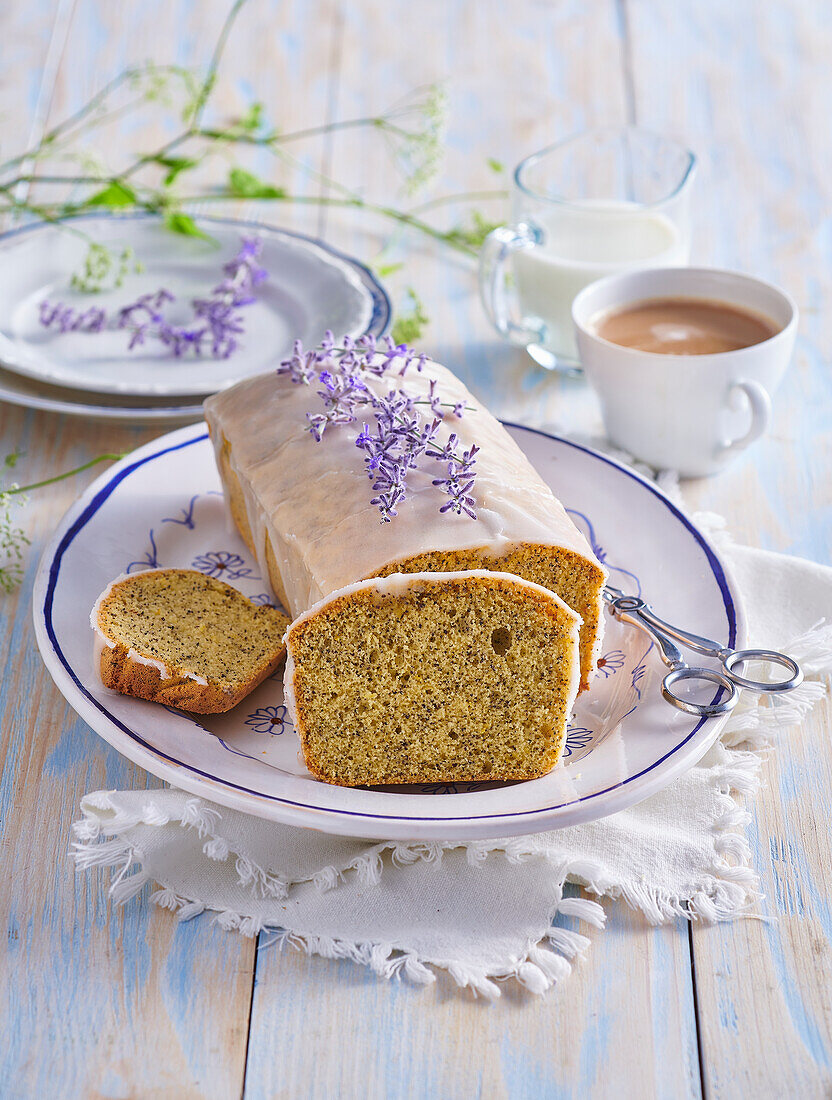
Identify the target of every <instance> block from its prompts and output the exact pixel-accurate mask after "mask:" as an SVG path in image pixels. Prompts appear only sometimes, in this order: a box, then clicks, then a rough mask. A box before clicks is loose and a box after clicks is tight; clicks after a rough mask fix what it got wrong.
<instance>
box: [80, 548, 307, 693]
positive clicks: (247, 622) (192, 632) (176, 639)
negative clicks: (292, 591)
mask: <svg viewBox="0 0 832 1100" xmlns="http://www.w3.org/2000/svg"><path fill="white" fill-rule="evenodd" d="M288 622H289V620H288V619H287V618H286V616H285V615H283V614H281V612H279V611H277V610H276V609H275V608H273V607H258V606H255V605H254V604H253V603H251V602H250V601H249V600H247V599H246V598H245V596H243V595H242V593H240V592H238V591H237V589H236V588H232V587H231V585H229V584H225V583H224V582H223V581H218V580H216V579H215V578H213V577H207V576H206V575H205V574H204V573H199V572H197V571H196V570H193V569H150V570H146V571H145V572H143V573H133V574H130V575H125V576H122V577H118V578H116V580H114V581H113V582H112V583H111V584H109V585H108V586H107V588H106V589H105V590H104V591H103V592H102V593H101V595H100V596H99V598H98V600H97V601H96V603H95V606H94V607H93V609H92V614H91V616H90V623H91V625H92V628H93V630H94V631H95V637H96V642H97V645H96V660H97V663H98V668H99V672H100V676H101V680H102V682H103V684H104V686H105V687H108V688H111V689H112V690H113V691H119V692H121V693H122V694H124V695H135V696H137V697H138V698H139V699H149V700H151V701H153V702H157V703H165V704H168V705H169V706H173V707H179V708H181V709H182V710H190V711H196V712H198V713H203V714H214V713H220V712H222V711H227V710H230V709H231V708H232V707H234V706H236V705H237V703H239V702H240V700H241V699H243V698H245V696H246V695H248V694H249V692H251V691H253V690H254V689H255V688H256V687H257V685H258V684H260V683H262V681H263V680H265V678H266V677H267V676H268V675H270V674H271V673H272V672H274V671H275V669H276V668H277V667H278V665H279V664H280V662H281V661H282V660H283V658H284V656H285V652H286V651H285V646H284V644H283V640H282V639H283V635H284V633H285V631H286V627H287V625H288Z"/></svg>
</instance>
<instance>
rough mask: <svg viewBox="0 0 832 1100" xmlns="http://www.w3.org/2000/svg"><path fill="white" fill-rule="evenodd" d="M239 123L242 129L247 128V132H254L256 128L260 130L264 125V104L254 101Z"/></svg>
mask: <svg viewBox="0 0 832 1100" xmlns="http://www.w3.org/2000/svg"><path fill="white" fill-rule="evenodd" d="M239 125H240V129H241V130H245V131H246V132H247V133H253V132H254V131H255V130H259V129H260V127H261V126H262V125H263V104H262V103H252V104H251V106H250V107H249V109H248V110H247V111H246V113H245V114H244V115H243V117H242V118H241V119H240V123H239Z"/></svg>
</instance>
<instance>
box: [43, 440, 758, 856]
mask: <svg viewBox="0 0 832 1100" xmlns="http://www.w3.org/2000/svg"><path fill="white" fill-rule="evenodd" d="M504 423H505V425H506V427H509V428H514V429H519V430H521V431H524V432H529V433H531V434H534V435H538V436H541V437H543V438H545V439H550V440H552V441H554V442H556V443H558V444H562V445H566V446H568V447H571V448H574V449H575V450H577V451H580V452H583V453H584V454H586V455H589V456H591V457H592V458H593V459H595V460H597V461H599V462H602V463H605V464H607V465H608V466H610V467H612V468H613V469H615V470H617V471H618V472H619V473H621V474H624V475H625V476H626V477H628V478H630V479H632V480H633V481H635V482H636V483H638V484H639V485H640V486H641V487H642V488H643V489H646V490H647V491H648V492H649V493H650V494H652V496H654V497H655V498H656V499H657V500H658V501H659V502H660V503H661V504H662V505H663V506H664V507H665V508H666V509H667V510H668V511H669V512H670V513H671V515H672V516H673V517H674V519H675V520H676V521H677V522H678V523H680V524H681V525H682V526H683V527H684V528H685V529H686V530H687V531H688V533H689V534H690V535H691V536H692V538H693V539H694V541H695V542H696V543H697V545H698V547H699V548H700V550H701V551H703V552H704V555H705V558H706V560H707V563H708V567H709V569H710V571H711V574H712V576H713V579H714V580H715V581H716V584H717V586H718V589H719V592H720V594H721V597H722V601H723V605H724V610H725V615H726V620H727V624H728V638H727V644H728V645H729V646H730V647H732V648H733V647H735V646H736V645H737V644H738V634H739V633H740V630H739V620H740V614H739V612H738V608H737V606H736V603H735V597H734V595H733V593H732V591H731V586H730V584H729V582H728V578H727V577H726V574H725V569H724V566H723V564H722V563H721V562H720V560H719V558H718V557H717V555H716V553H715V552H714V550H713V549H712V547H711V546H710V544H709V542H708V540H707V539H706V538H705V536H704V535H703V534H702V533H701V531H699V530H698V528H697V527H696V526H695V525H694V524H693V523H692V522H691V521H690V519H688V517H687V516H685V514H684V513H683V512H682V511H681V510H680V509H679V508H678V507H677V506H676V505H675V504H674V503H673V502H672V501H671V500H670V499H669V498H668V497H667V496H666V495H665V494H664V493H663V492H662V491H661V490H660V489H658V487H657V486H656V485H654V484H652V483H651V482H649V481H647V480H646V479H645V478H643V477H641V476H640V475H639V474H637V473H635V472H634V471H633V470H631V469H629V468H628V467H626V466H623V465H622V464H621V463H619V462H616V461H615V460H614V459H611V458H609V457H608V456H606V455H604V454H601V453H599V452H598V451H595V450H593V449H592V448H589V447H585V446H582V445H581V444H579V443H575V442H573V441H572V440H568V439H564V438H562V437H559V436H555V435H552V434H550V433H548V432H544V431H541V430H539V429H534V428H527V427H524V426H523V425H519V424H513V423H511V422H508V421H504ZM197 432H198V434H196V433H197ZM181 435H186V438H184V439H182V440H181V441H175V442H174V440H175V439H176V437H178V436H181ZM207 438H208V436H207V433H206V432H204V431H199V429H198V428H197V426H193V427H191V428H186V429H181V430H180V431H178V432H173V433H170V434H169V435H168V436H164V437H162V438H161V439H159V440H156V441H155V442H156V443H157V444H158V443H164V444H166V445H165V446H163V447H162V448H160V449H157V450H152V451H150V453H147V454H144V455H142V454H141V451H143V450H145V448H140V450H139V452H138V453H139V455H140V457H138V458H131V457H128V458H125V459H123V460H122V461H121V462H120V463H119V464H118V465H117V466H116V467H115V468H114V469H111V470H110V471H108V472H107V473H106V474H105V475H103V477H101V478H99V479H98V481H96V482H95V483H94V484H93V485H92V486H90V488H89V489H88V490H87V492H86V493H85V494H84V495H83V496H82V497H81V499H80V500H79V501H78V502H77V503H76V505H75V506H74V507H73V509H71V510H70V513H68V517H67V518H69V516H70V515H71V514H72V512H73V511H76V512H77V514H76V515H75V516H74V518H73V519H72V522H71V523H70V524H69V526H68V527H67V528H66V529H65V530H63V533H60V531H59V533H58V535H56V538H55V540H53V544H51V545H50V546H48V547H47V548H46V550H45V551H44V554H43V557H42V559H41V563H40V566H39V570H38V577H37V580H36V584H35V594H34V607H33V611H34V615H35V625H36V632H37V635H38V642H39V644H40V645H41V649H42V650H43V648H44V644H45V643H46V641H47V640H48V645H49V648H50V649H51V651H52V653H53V654H54V655H55V656H56V657H57V659H58V661H59V662H60V664H61V666H62V668H63V669H64V671H65V672H66V674H67V675H68V676H69V678H70V680H71V682H72V684H73V686H74V688H75V689H76V690H77V691H78V692H80V693H81V695H82V696H83V698H84V699H85V700H86V701H87V702H88V703H90V704H92V706H93V707H94V708H96V710H98V711H99V712H100V713H101V714H102V715H103V716H104V717H105V718H106V719H107V720H108V721H109V722H111V723H112V724H113V725H114V726H116V727H117V728H118V729H119V730H121V731H122V732H123V733H124V734H126V735H127V736H128V737H129V738H130V739H131V740H132V741H134V742H135V743H136V744H138V745H140V746H141V747H142V748H143V749H145V750H146V751H148V752H150V753H151V754H152V755H153V756H154V757H157V758H159V759H161V760H164V761H167V762H168V763H170V764H172V765H174V766H175V767H176V768H178V769H183V770H184V771H186V772H189V773H192V774H194V775H198V776H201V777H202V778H203V779H207V780H210V781H211V782H212V783H216V784H218V786H219V787H220V788H224V789H227V790H230V791H239V792H241V793H242V794H245V795H250V796H253V797H254V798H257V799H265V800H267V801H270V802H276V803H281V804H283V805H286V806H290V807H295V808H297V809H299V810H304V811H313V812H322V811H323V812H325V813H327V814H332V815H335V816H336V817H346V818H355V819H362V820H365V821H367V822H372V821H413V822H420V823H425V822H427V823H432V824H436V823H441V824H442V825H443V826H446V825H447V826H448V833H449V835H452V834H453V832H454V828H453V826H454V823H455V822H460V823H465V822H477V821H480V822H487V821H498V820H502V819H506V818H511V819H520V818H524V817H530V816H534V815H541V814H546V813H553V812H555V811H557V810H559V809H561V808H563V807H565V806H571V805H576V804H578V803H589V802H594V801H597V800H599V799H602V798H603V796H604V795H609V794H610V792H613V791H616V790H618V791H620V790H622V789H623V788H625V787H627V786H630V785H631V784H633V783H634V782H635V781H636V780H638V779H641V778H642V777H643V776H645V775H647V774H648V773H650V772H653V771H655V769H656V768H658V767H659V766H660V765H662V764H663V763H664V762H665V761H667V760H669V759H670V758H671V757H673V756H674V755H677V754H678V753H679V752H680V750H681V749H682V748H684V746H686V745H687V744H688V743H689V742H690V741H691V739H692V738H693V737H694V736H695V735H696V734H697V733H698V732H699V731H700V730H701V729H702V727H703V726H704V725H705V724H706V723H708V722H710V723H711V724H712V725H711V733H712V736H711V737H710V738H709V739H708V740H707V743H705V744H704V746H703V747H702V752H704V751H705V749H706V748H707V747H708V746H709V745H710V744H712V743H713V740H715V738H716V736H717V733H718V732H719V729H721V727H722V725H723V724H724V719H713V718H711V719H705V718H700V719H699V720H698V721H696V722H695V724H694V725H693V728H692V729H691V730H690V731H689V732H688V733H687V734H686V736H684V738H683V739H682V740H680V741H679V742H678V743H677V744H676V745H674V747H673V748H672V749H670V750H669V751H668V752H667V753H665V754H664V755H663V756H662V757H661V758H660V759H658V760H656V761H654V762H653V763H652V764H651V765H650V766H649V767H647V768H645V769H643V770H642V771H640V772H638V773H637V774H635V775H631V776H628V777H627V778H626V779H624V780H622V781H620V782H618V783H615V784H613V785H611V786H609V787H607V788H605V789H603V790H601V791H595V792H593V793H592V794H589V795H584V796H581V797H578V798H574V799H570V800H567V801H566V802H562V803H557V804H555V805H546V806H537V807H535V808H533V809H528V810H514V811H510V812H507V813H488V814H480V815H477V814H470V813H467V814H464V815H462V816H461V817H449V816H444V817H441V818H440V817H437V818H430V817H426V816H424V815H421V816H408V815H407V814H405V813H402V814H377V813H371V812H367V811H356V810H349V809H344V808H332V807H327V808H326V809H325V811H324V808H323V807H321V806H317V805H313V804H310V803H306V802H299V801H297V800H293V799H289V798H285V797H281V796H279V795H274V794H269V793H267V792H264V791H257V790H253V789H252V788H249V787H245V786H242V785H241V784H237V783H234V782H232V781H231V780H229V779H227V778H223V777H219V776H216V775H213V774H211V773H210V772H206V771H202V770H201V769H199V768H197V767H195V766H193V765H192V764H188V763H185V762H183V761H181V760H178V759H176V758H175V757H171V756H169V755H167V754H166V753H164V752H162V751H160V750H159V749H158V748H156V747H155V746H153V745H151V744H149V743H148V742H147V741H146V740H145V739H144V738H142V737H141V736H140V735H139V734H138V733H136V731H135V730H132V729H130V728H129V726H127V725H125V724H124V723H123V722H122V721H121V720H120V719H119V718H117V717H116V716H115V715H114V714H112V712H110V711H109V710H108V709H107V707H106V706H105V705H104V704H103V703H102V702H100V701H99V700H98V699H96V698H95V697H94V696H93V695H92V694H91V693H90V692H89V691H88V690H87V689H86V687H84V685H83V683H82V682H81V681H80V679H79V678H78V676H77V675H76V673H75V671H74V669H73V668H72V665H71V664H70V662H69V660H68V659H67V657H66V656H65V654H64V652H63V650H62V649H61V646H60V643H59V641H58V638H57V634H56V630H55V626H54V622H53V617H52V613H53V601H54V596H55V590H56V586H57V583H58V578H59V575H60V570H61V564H62V561H63V558H64V555H65V554H66V552H67V550H68V549H69V547H70V546H71V544H72V542H73V541H74V540H75V538H76V537H77V536H78V534H79V533H80V532H81V531H82V530H83V528H84V527H85V526H86V525H87V523H89V521H90V520H91V519H92V517H93V516H94V515H95V514H96V512H97V511H98V510H99V509H100V508H101V506H102V505H103V504H104V503H105V501H106V500H107V499H108V497H109V496H110V495H111V494H112V493H113V492H114V490H115V489H116V488H117V487H118V486H119V485H120V484H121V482H123V481H124V480H125V479H126V478H128V477H129V476H130V475H131V474H132V473H133V472H134V471H135V470H137V469H139V468H140V467H142V466H144V465H145V464H146V463H148V462H152V461H154V460H157V459H159V458H162V457H163V456H164V455H166V454H169V453H171V452H173V451H179V450H182V449H183V448H186V447H190V446H193V445H194V444H198V443H202V442H204V441H205V440H206V439H207ZM148 447H153V444H148ZM63 526H64V525H63V524H62V525H61V528H63ZM39 613H42V616H43V619H42V624H43V629H44V630H45V633H46V638H45V639H44V638H43V637H42V633H41V626H42V624H41V620H40V618H39ZM742 633H744V631H742ZM743 640H744V639H741V641H743ZM58 687H59V688H60V689H61V690H62V691H63V690H64V689H63V687H62V685H61V684H60V683H58ZM64 694H66V693H65V692H64ZM718 694H719V692H717V694H716V695H715V697H714V698H715V699H716V698H717V696H718ZM67 698H68V699H69V702H70V703H71V704H72V705H75V704H74V701H73V699H72V698H70V697H69V696H67ZM76 709H77V708H76ZM82 717H83V714H82ZM700 755H701V753H700ZM697 758H698V757H697ZM690 763H691V764H692V763H693V761H691V762H690ZM686 766H690V764H688V765H686ZM679 770H680V771H681V770H684V768H681V769H679ZM674 774H679V772H678V771H677V772H675V773H674ZM164 778H168V777H167V776H165V777H164ZM171 782H173V783H174V784H175V783H176V780H175V779H171ZM201 793H204V792H201ZM209 797H210V796H209ZM640 797H644V795H638V794H636V795H635V796H634V797H632V798H631V799H630V800H629V801H626V800H624V801H622V802H621V803H620V804H617V805H616V806H615V809H622V808H625V807H626V806H627V805H632V804H633V803H634V802H636V801H638V800H639V798H640ZM403 809H404V805H403ZM604 812H612V811H604ZM595 816H602V815H600V814H599V815H595ZM308 824H310V825H311V824H312V822H311V821H310V822H308ZM542 827H543V828H547V827H548V828H551V827H552V825H551V824H549V825H544V826H542ZM527 831H535V830H534V829H532V830H527ZM354 835H361V834H360V833H356V834H354ZM495 835H497V834H495Z"/></svg>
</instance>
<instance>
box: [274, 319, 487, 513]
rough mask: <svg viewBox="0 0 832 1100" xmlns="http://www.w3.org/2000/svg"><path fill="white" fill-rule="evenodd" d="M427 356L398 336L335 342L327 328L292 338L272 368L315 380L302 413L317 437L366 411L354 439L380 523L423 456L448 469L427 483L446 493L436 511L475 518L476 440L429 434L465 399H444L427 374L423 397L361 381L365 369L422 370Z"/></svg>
mask: <svg viewBox="0 0 832 1100" xmlns="http://www.w3.org/2000/svg"><path fill="white" fill-rule="evenodd" d="M427 361H428V359H427V356H425V355H417V354H416V352H415V351H413V350H412V349H411V348H408V347H407V346H406V345H405V344H396V343H395V342H394V341H393V340H392V339H391V338H390V337H389V336H388V337H386V338H385V342H384V344H383V345H382V346H379V345H378V344H377V343H376V339H375V337H374V336H362V337H361V338H360V339H359V340H357V341H353V340H352V339H350V338H349V337H345V338H344V340H343V341H342V343H341V345H340V346H336V344H335V340H334V337H333V335H332V333H331V332H327V333H326V335H325V337H324V340H323V341H322V343H321V345H320V346H319V347H318V348H315V349H310V350H309V351H304V349H303V345H302V344H301V342H300V341H299V340H297V341H296V342H295V346H294V350H293V354H292V356H291V357H290V358H289V359H285V360H283V362H282V363H281V364H280V366H279V367H278V368H277V373H278V374H280V375H288V376H289V378H290V380H291V381H292V382H293V383H294V384H295V385H307V386H309V385H312V384H313V383H314V382H318V383H319V384H320V386H321V388H320V389H318V390H317V391H316V393H317V395H318V397H320V398H321V401H322V402H323V409H322V411H321V412H315V413H307V419H308V421H309V431H310V432H311V433H312V436H313V438H314V439H315V440H316V442H318V443H320V442H321V440H322V439H323V437H324V434H325V432H326V431H327V429H328V428H331V427H335V426H337V425H339V424H352V423H354V422H355V421H357V420H358V418H359V415H361V416H363V415H364V414H365V412H366V414H367V415H368V417H370V418H371V419H372V420H373V421H374V423H373V424H372V425H371V424H370V423H366V422H365V423H363V427H362V430H361V432H359V434H358V436H357V438H356V440H355V445H356V447H358V448H359V449H360V450H362V451H363V452H364V465H365V468H366V470H367V476H368V478H369V479H370V481H371V482H372V488H373V490H374V492H375V494H376V495H375V496H374V497H372V498H371V500H370V503H371V504H373V505H375V507H377V508H378V510H379V512H380V513H381V518H382V520H383V521H384V522H386V523H389V522H390V520H391V519H392V518H393V517H394V516H396V515H397V514H398V511H397V506H398V505H399V504H401V502H402V501H403V500H404V499H405V498H406V496H407V478H408V474H409V472H410V471H411V470H415V469H417V468H418V467H419V464H420V462H422V461H423V460H424V459H434V460H436V461H438V462H442V463H443V464H444V465H445V467H446V469H447V476H445V477H440V478H434V479H432V484H433V485H434V486H436V488H437V489H439V490H440V492H442V493H444V494H446V495H447V496H448V497H449V499H448V501H447V502H446V503H445V504H443V505H442V506H441V507H440V509H439V511H440V512H441V513H443V514H445V513H448V512H451V513H454V514H456V515H462V514H463V513H465V514H466V515H468V516H470V517H471V518H472V519H476V518H477V513H476V501H475V499H474V497H473V496H472V495H471V492H472V489H473V487H474V482H475V477H476V475H475V473H474V465H475V463H476V455H477V452H478V448H477V447H476V446H472V447H471V448H470V449H469V450H467V451H463V452H462V453H459V451H458V442H459V441H458V437H457V435H456V433H455V432H452V433H451V434H450V436H449V437H448V440H447V442H446V443H445V444H444V446H441V447H440V446H439V444H438V443H437V442H436V436H437V434H438V432H439V428H440V425H441V424H442V422H443V420H444V419H445V418H446V417H447V416H453V417H455V418H457V419H460V418H461V417H462V416H463V415H464V414H465V412H466V411H467V406H466V403H465V402H464V401H460V402H456V403H453V404H452V403H450V402H443V401H442V400H441V395H440V394H439V393H438V392H437V382H436V379H430V380H429V383H428V395H427V398H424V399H417V398H414V397H413V396H412V395H410V394H408V393H407V392H406V391H405V390H403V389H397V388H395V386H394V388H392V389H390V390H389V391H388V392H387V393H385V394H382V395H379V394H377V393H375V392H374V391H373V389H372V388H371V387H370V386H369V385H367V382H366V381H364V377H366V376H368V375H369V376H374V377H376V378H382V377H385V376H390V375H393V377H394V378H396V379H398V378H402V377H404V376H405V375H406V374H407V372H408V370H409V369H410V368H411V366H413V367H415V370H416V371H417V372H421V371H422V370H423V369H424V366H425V364H426V362H427ZM362 376H364V377H362ZM420 405H423V406H428V408H429V409H430V411H431V414H432V419H431V420H430V421H429V422H425V421H423V420H422V419H421V418H420V413H419V410H418V408H417V406H420Z"/></svg>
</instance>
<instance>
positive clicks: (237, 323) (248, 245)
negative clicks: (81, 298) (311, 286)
mask: <svg viewBox="0 0 832 1100" xmlns="http://www.w3.org/2000/svg"><path fill="white" fill-rule="evenodd" d="M262 248H263V245H262V242H261V241H259V240H258V239H257V238H256V237H242V238H241V239H240V250H239V252H238V253H237V255H236V256H234V257H233V259H231V260H229V261H228V263H226V264H225V265H224V266H223V269H222V270H223V274H224V276H225V278H224V279H223V280H222V282H221V283H219V284H218V285H217V286H215V287H214V289H213V290H212V291H211V296H210V297H209V298H194V299H193V301H192V302H191V307H192V309H193V319H192V321H191V322H190V323H188V324H184V325H173V324H171V323H170V322H169V321H167V320H166V319H165V314H164V308H165V306H166V305H168V304H169V303H170V302H174V301H176V298H175V295H173V294H171V292H170V291H169V290H166V289H165V288H164V287H160V289H159V290H156V291H152V292H150V293H149V294H142V295H140V296H139V297H138V298H137V299H136V300H135V302H130V303H129V304H128V305H126V306H123V307H122V308H121V309H119V310H118V312H117V313H116V314H115V317H114V318H112V319H109V320H108V318H107V314H106V313H105V311H104V310H103V309H98V308H92V309H88V310H84V311H83V312H81V311H78V310H75V309H73V308H72V307H71V306H65V305H63V304H62V303H60V302H59V303H57V304H55V305H53V304H52V303H50V302H49V301H43V302H41V304H40V323H41V324H42V325H43V326H44V327H45V328H57V329H58V331H59V332H61V333H66V332H101V331H102V330H103V329H104V328H105V327H107V328H111V329H112V328H115V329H124V330H125V331H126V332H129V333H130V339H129V341H128V344H127V350H128V351H133V350H134V349H135V348H137V347H141V346H142V345H143V344H145V343H146V341H147V340H148V339H153V340H158V341H159V343H161V344H162V345H164V346H165V347H166V348H167V349H168V351H169V353H170V354H171V355H172V356H173V357H174V358H176V359H181V358H183V357H185V356H187V355H194V356H201V355H202V354H203V353H204V352H205V350H206V348H210V353H211V355H212V356H213V357H214V358H215V359H227V358H228V357H229V356H230V355H233V353H234V352H235V351H236V350H237V348H238V347H239V340H238V339H237V338H238V337H239V336H241V335H242V334H243V332H244V331H245V328H244V324H243V317H242V315H241V314H240V313H238V312H237V311H238V310H240V309H243V308H244V307H245V306H249V305H251V304H252V303H253V302H255V301H257V295H256V294H255V288H256V287H258V286H259V285H260V283H262V282H263V281H264V280H265V279H267V278H268V272H267V271H266V269H265V268H263V267H260V265H259V264H258V263H257V260H258V258H259V256H260V253H261V251H262Z"/></svg>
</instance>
